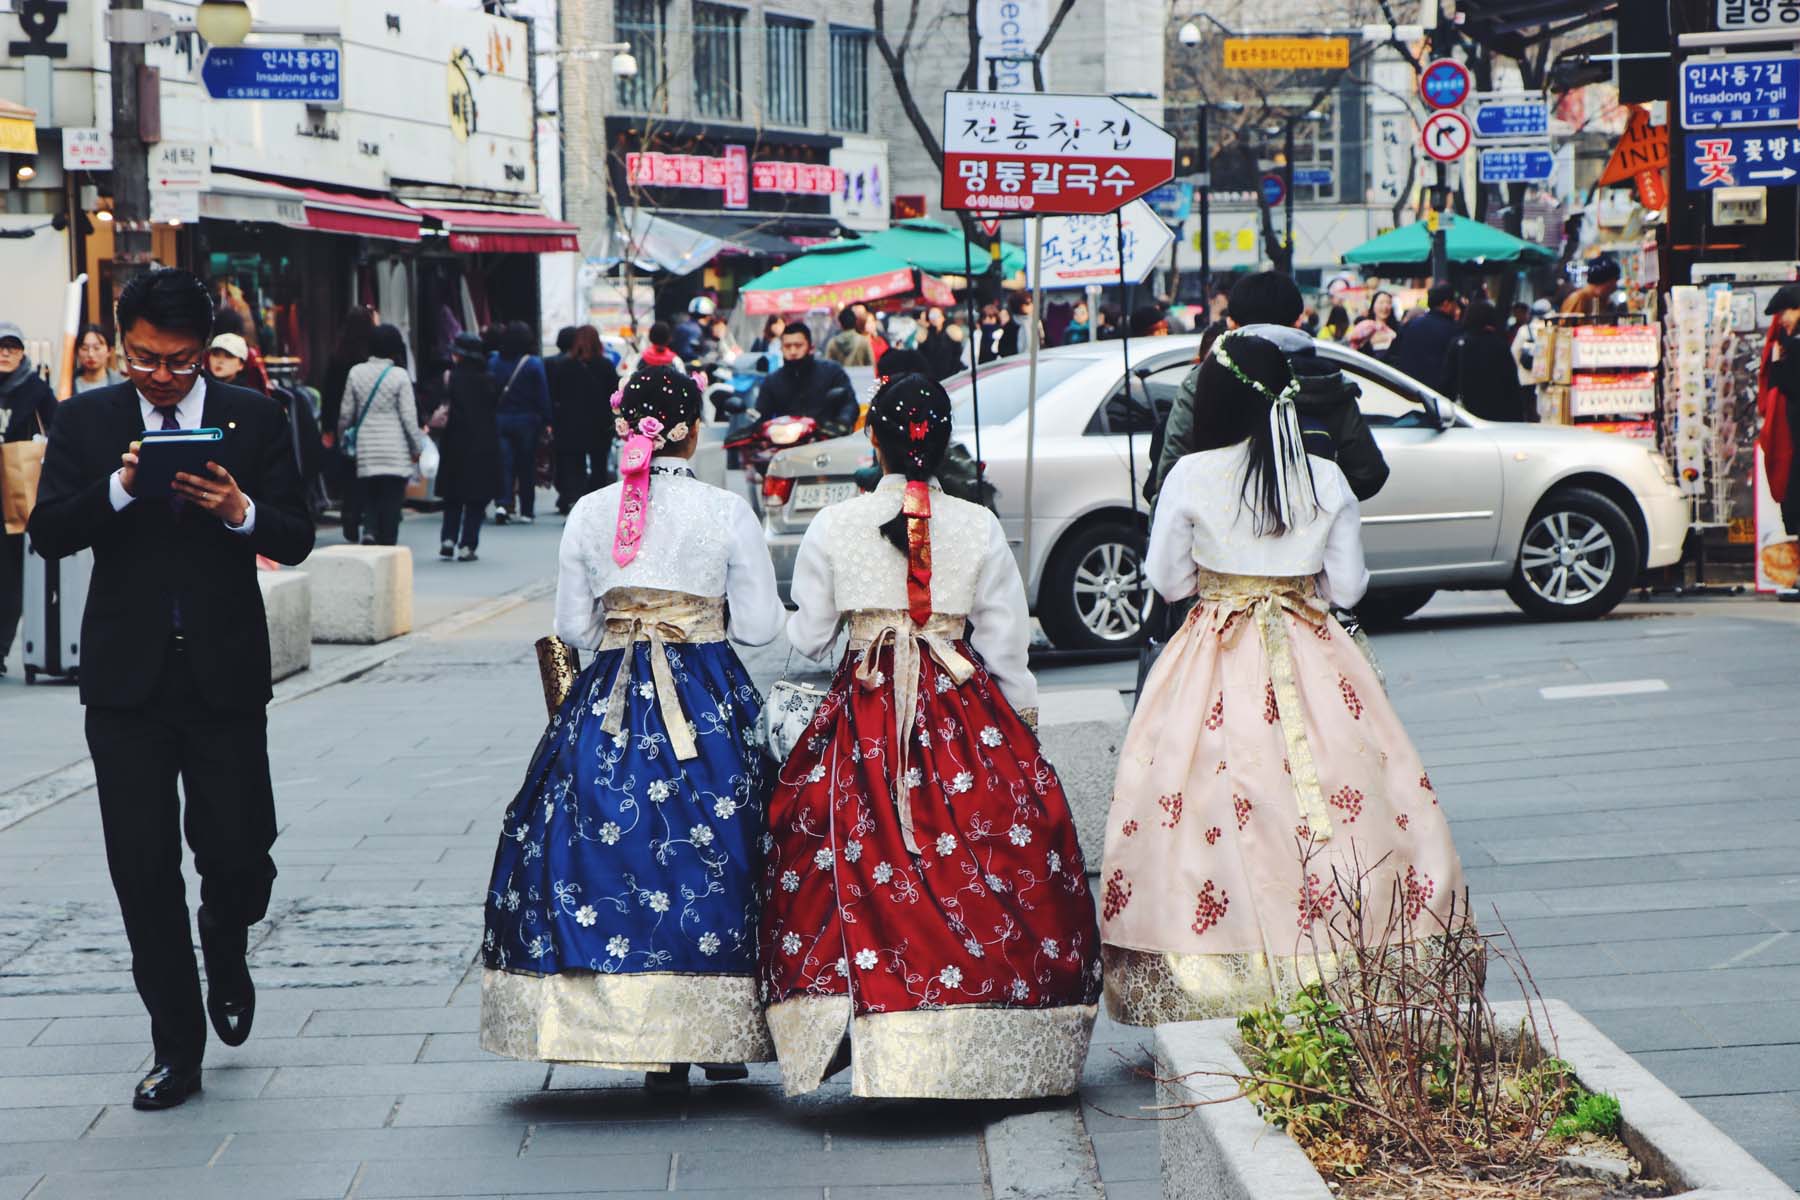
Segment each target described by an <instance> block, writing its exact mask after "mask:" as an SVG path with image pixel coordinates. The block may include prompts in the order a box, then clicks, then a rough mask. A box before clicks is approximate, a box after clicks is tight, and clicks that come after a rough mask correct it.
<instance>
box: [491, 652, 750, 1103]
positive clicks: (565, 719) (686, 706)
mask: <svg viewBox="0 0 1800 1200" xmlns="http://www.w3.org/2000/svg"><path fill="white" fill-rule="evenodd" d="M656 652H657V650H656V647H655V646H654V645H653V644H652V643H651V642H649V641H645V640H639V641H636V642H633V643H630V644H628V645H625V646H622V647H620V648H617V649H611V650H602V651H601V653H600V654H599V655H598V656H597V657H596V658H595V660H594V662H593V663H592V665H590V666H589V667H588V668H587V669H586V670H585V671H583V672H582V673H581V675H580V677H579V678H578V679H577V681H576V684H575V686H574V688H573V689H572V691H571V692H570V695H569V698H568V700H566V701H565V702H564V703H563V705H562V708H561V709H560V710H559V711H558V712H557V714H556V715H555V716H554V717H553V718H552V719H551V721H550V725H549V727H548V729H546V730H545V733H544V737H543V740H542V741H540V742H539V743H538V747H537V751H536V753H535V754H533V756H532V760H531V766H530V769H529V770H528V772H527V773H526V776H525V783H524V786H523V787H521V788H520V789H519V793H518V795H517V797H516V798H515V799H514V800H513V802H512V804H511V806H509V807H508V809H507V811H506V817H505V821H504V824H503V826H502V829H501V834H500V846H499V850H498V852H497V853H496V854H495V856H494V872H493V878H492V884H491V886H490V887H489V889H488V896H487V916H486V932H485V935H484V937H483V940H482V959H483V963H484V965H485V967H486V970H485V972H484V974H483V979H482V1021H481V1028H482V1038H481V1041H482V1046H483V1047H484V1048H485V1049H488V1050H490V1051H493V1052H494V1053H497V1054H504V1055H507V1056H509V1057H513V1058H522V1059H531V1060H537V1061H554V1062H584V1063H599V1064H605V1065H611V1066H618V1067H620V1068H624V1069H634V1070H636V1069H661V1068H663V1067H665V1066H666V1065H668V1064H671V1063H677V1062H760V1061H767V1060H770V1059H772V1058H773V1057H774V1051H773V1047H772V1045H771V1043H770V1040H769V1035H768V1031H767V1028H766V1027H765V1025H764V1024H763V1019H762V1010H761V1005H760V1004H759V1003H758V999H757V993H756V952H757V915H758V911H759V908H760V903H759V899H758V886H759V884H760V880H761V874H762V855H763V837H764V832H765V829H766V826H767V808H766V801H767V789H766V787H765V784H764V765H763V758H762V756H761V754H760V753H759V752H758V750H757V749H756V748H755V747H753V746H752V745H751V744H750V731H751V730H752V729H753V728H754V726H755V724H756V720H757V717H758V715H759V713H760V712H761V708H762V698H761V696H759V695H758V694H757V691H756V688H755V686H754V685H753V684H752V683H751V681H750V677H749V675H748V673H747V672H746V671H745V670H744V667H743V664H742V663H741V662H739V661H738V657H737V654H736V653H735V652H734V651H733V650H732V649H731V647H730V646H729V645H728V644H727V643H726V642H724V641H698V642H675V643H669V644H668V645H667V647H666V651H665V653H666V656H667V664H668V672H667V675H666V676H663V677H662V681H663V683H664V684H665V686H668V685H672V687H671V688H670V691H671V692H672V695H663V694H659V689H658V675H657V672H656V670H655V664H654V662H653V657H654V655H655V654H656ZM628 658H629V662H630V675H629V677H628V682H627V684H626V686H625V688H624V690H623V693H622V696H620V697H619V698H618V699H617V700H616V701H615V700H614V696H615V686H614V685H615V682H616V677H617V675H618V673H619V671H620V669H621V666H622V665H624V664H625V663H626V662H627V659H628ZM671 700H675V701H678V702H679V707H680V712H679V713H670V712H669V710H670V708H671V704H670V701H671ZM609 703H622V704H623V705H624V706H625V712H624V716H623V719H622V721H621V722H619V723H618V732H616V733H614V732H609V731H608V730H607V729H606V728H605V726H606V724H607V720H606V717H607V713H608V711H609V707H608V706H609ZM665 714H667V715H665ZM677 720H685V723H686V724H687V726H688V732H689V733H691V736H692V744H693V750H694V755H693V757H691V758H688V759H685V760H683V759H680V758H678V757H677V749H676V745H677V743H679V742H680V741H682V740H683V739H681V737H680V736H679V732H680V731H678V732H677V735H676V737H675V738H673V739H672V738H671V733H670V722H671V721H677Z"/></svg>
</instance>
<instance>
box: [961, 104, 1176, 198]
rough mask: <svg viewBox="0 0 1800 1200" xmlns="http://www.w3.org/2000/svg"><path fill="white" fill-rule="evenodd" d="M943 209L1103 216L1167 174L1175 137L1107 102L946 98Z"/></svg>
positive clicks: (1162, 180) (1171, 164)
mask: <svg viewBox="0 0 1800 1200" xmlns="http://www.w3.org/2000/svg"><path fill="white" fill-rule="evenodd" d="M943 144H944V180H943V196H942V203H943V207H944V208H946V209H949V210H952V211H957V210H973V211H977V212H1005V213H1011V214H1013V215H1017V216H1028V215H1041V216H1054V215H1059V214H1067V215H1078V214H1095V213H1109V212H1112V211H1114V210H1116V209H1118V208H1121V207H1123V206H1124V205H1126V204H1128V203H1130V202H1131V201H1132V200H1135V199H1137V198H1138V197H1139V196H1142V195H1145V194H1146V193H1148V192H1150V191H1151V190H1152V189H1154V188H1155V187H1156V186H1157V185H1159V184H1163V183H1167V182H1168V181H1169V180H1170V179H1173V178H1174V176H1175V139H1174V138H1173V137H1171V136H1170V134H1169V132H1168V131H1167V130H1165V129H1163V128H1162V127H1161V126H1159V125H1156V124H1154V123H1153V122H1151V121H1149V120H1148V119H1146V118H1145V117H1143V116H1142V115H1141V114H1139V113H1136V112H1133V111H1132V110H1131V109H1130V108H1127V107H1126V106H1125V105H1124V104H1123V103H1121V102H1120V101H1118V100H1115V99H1114V98H1112V97H1111V96H1081V95H1059V94H1056V93H1048V92H1046V93H1035V92H1031V93H1004V92H946V93H945V94H944V143H943Z"/></svg>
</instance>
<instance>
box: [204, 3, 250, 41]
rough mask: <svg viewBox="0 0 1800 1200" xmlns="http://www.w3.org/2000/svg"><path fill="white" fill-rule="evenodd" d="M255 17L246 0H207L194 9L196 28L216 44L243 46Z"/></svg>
mask: <svg viewBox="0 0 1800 1200" xmlns="http://www.w3.org/2000/svg"><path fill="white" fill-rule="evenodd" d="M253 24H255V17H254V16H253V15H252V14H251V12H250V6H249V5H248V4H246V3H245V2H244V0H205V2H204V3H202V4H201V5H200V7H199V8H197V9H195V10H194V29H195V31H196V32H198V33H199V35H200V36H201V37H203V38H205V39H206V40H207V41H208V42H210V43H212V44H213V45H215V46H241V45H243V44H244V39H245V38H247V37H249V36H250V27H251V26H252V25H253Z"/></svg>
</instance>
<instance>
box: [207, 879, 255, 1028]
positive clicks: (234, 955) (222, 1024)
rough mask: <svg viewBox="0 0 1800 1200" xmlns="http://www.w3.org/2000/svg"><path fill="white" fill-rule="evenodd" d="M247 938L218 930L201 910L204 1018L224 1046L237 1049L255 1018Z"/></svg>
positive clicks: (236, 932)
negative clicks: (204, 993) (210, 1023)
mask: <svg viewBox="0 0 1800 1200" xmlns="http://www.w3.org/2000/svg"><path fill="white" fill-rule="evenodd" d="M249 946H250V935H249V932H248V931H247V930H243V929H236V930H232V929H220V928H218V927H217V926H215V925H213V924H212V922H211V921H209V920H208V919H207V917H206V914H205V912H204V911H202V913H201V917H200V952H201V956H202V957H203V958H204V959H205V960H206V1015H207V1016H208V1017H210V1018H212V1027H213V1030H214V1031H215V1032H216V1033H218V1035H219V1040H220V1041H221V1042H224V1043H225V1044H226V1045H227V1046H241V1045H243V1044H244V1042H245V1040H246V1039H248V1038H249V1036H250V1025H251V1022H253V1021H254V1020H255V1019H256V984H255V983H253V982H252V981H251V979H250V964H249V963H248V962H246V961H245V955H246V954H248V953H249Z"/></svg>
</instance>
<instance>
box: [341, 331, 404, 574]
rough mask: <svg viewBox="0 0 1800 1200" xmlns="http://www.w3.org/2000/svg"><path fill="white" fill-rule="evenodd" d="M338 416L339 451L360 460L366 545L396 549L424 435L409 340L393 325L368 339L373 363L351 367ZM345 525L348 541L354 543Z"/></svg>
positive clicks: (357, 472)
mask: <svg viewBox="0 0 1800 1200" xmlns="http://www.w3.org/2000/svg"><path fill="white" fill-rule="evenodd" d="M338 417H339V419H340V420H341V421H343V422H344V423H345V424H344V426H343V428H341V429H340V430H338V439H337V441H338V448H339V450H340V451H341V452H342V453H344V454H347V455H349V456H351V457H352V458H354V459H355V460H356V480H357V484H358V486H359V488H360V490H361V493H362V499H363V514H362V515H363V519H364V521H365V523H366V528H365V529H364V530H363V531H362V539H361V540H362V544H363V545H365V546H392V545H394V544H395V543H396V542H398V541H399V540H400V509H401V506H402V505H403V504H404V503H405V501H406V481H407V480H408V479H409V478H411V476H412V474H413V470H414V466H415V464H417V463H418V461H419V458H420V456H421V455H423V454H424V452H425V431H424V430H423V429H421V428H420V427H419V410H418V406H417V404H416V403H415V402H414V400H413V385H412V376H410V375H408V374H407V373H406V338H405V337H404V336H403V335H402V334H401V332H400V331H399V330H398V329H397V328H395V327H394V326H392V325H379V326H377V327H376V329H375V332H374V333H372V334H370V335H369V360H368V361H367V362H365V363H359V364H358V365H357V366H355V367H353V368H351V371H350V375H349V378H348V379H347V380H346V381H345V383H344V407H343V409H342V410H341V411H340V412H339V414H338ZM345 519H346V521H348V519H349V518H347V517H346V518H345ZM355 532H356V531H355V530H353V529H351V528H349V527H348V526H346V528H345V530H344V536H345V537H346V538H347V539H350V540H355V538H354V537H353V536H352V535H353V534H354V533H355Z"/></svg>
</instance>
